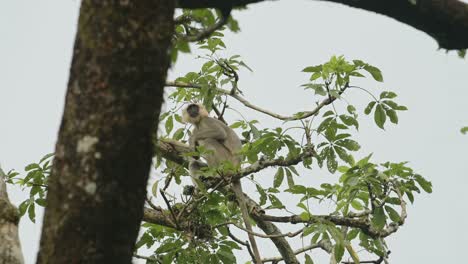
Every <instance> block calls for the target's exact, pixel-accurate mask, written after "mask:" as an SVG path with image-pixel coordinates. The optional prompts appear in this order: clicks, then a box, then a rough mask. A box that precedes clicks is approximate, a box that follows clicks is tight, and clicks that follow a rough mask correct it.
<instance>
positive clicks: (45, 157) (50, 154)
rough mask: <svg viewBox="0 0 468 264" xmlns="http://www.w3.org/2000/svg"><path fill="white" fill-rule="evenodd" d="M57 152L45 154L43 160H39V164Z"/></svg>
mask: <svg viewBox="0 0 468 264" xmlns="http://www.w3.org/2000/svg"><path fill="white" fill-rule="evenodd" d="M54 154H55V153H49V154H47V155H45V156H44V157H42V158H41V160H40V161H39V164H41V163H42V162H43V161H45V160H46V159H48V158H50V157H52V156H54Z"/></svg>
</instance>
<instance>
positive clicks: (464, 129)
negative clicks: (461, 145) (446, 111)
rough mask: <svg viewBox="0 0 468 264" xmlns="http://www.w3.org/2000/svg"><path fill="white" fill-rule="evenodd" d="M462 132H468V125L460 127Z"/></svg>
mask: <svg viewBox="0 0 468 264" xmlns="http://www.w3.org/2000/svg"><path fill="white" fill-rule="evenodd" d="M460 132H462V133H463V134H467V133H468V126H466V127H462V129H460Z"/></svg>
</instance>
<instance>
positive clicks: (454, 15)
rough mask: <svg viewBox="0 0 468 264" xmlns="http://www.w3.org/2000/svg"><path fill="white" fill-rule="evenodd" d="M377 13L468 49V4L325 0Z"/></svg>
mask: <svg viewBox="0 0 468 264" xmlns="http://www.w3.org/2000/svg"><path fill="white" fill-rule="evenodd" d="M321 1H327V2H334V3H340V4H344V5H347V6H351V7H355V8H359V9H363V10H366V11H371V12H375V13H378V14H381V15H384V16H387V17H390V18H393V19H395V20H397V21H399V22H401V23H404V24H406V25H408V26H411V27H413V28H415V29H417V30H420V31H422V32H425V33H426V34H428V35H429V36H431V37H432V38H434V40H435V41H437V43H438V44H439V46H440V47H441V48H444V49H448V50H457V49H466V48H468V34H466V32H468V4H466V3H463V2H462V1H458V0H414V1H410V0H392V1H387V0H321ZM258 2H263V1H262V0H230V1H229V0H223V1H219V0H179V1H178V6H179V7H182V8H210V7H212V8H223V7H224V8H226V7H228V6H229V7H235V6H245V5H247V4H251V3H258Z"/></svg>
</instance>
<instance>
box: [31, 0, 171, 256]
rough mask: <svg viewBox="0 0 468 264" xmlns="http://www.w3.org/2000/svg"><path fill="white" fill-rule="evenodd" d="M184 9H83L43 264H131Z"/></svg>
mask: <svg viewBox="0 0 468 264" xmlns="http://www.w3.org/2000/svg"><path fill="white" fill-rule="evenodd" d="M173 12H174V1H172V0H141V1H128V0H120V1H110V0H100V1H94V0H83V2H82V4H81V10H80V18H79V22H78V32H77V35H76V40H75V46H74V51H73V60H72V65H71V70H70V78H69V82H68V90H67V95H66V101H65V110H64V114H63V119H62V123H61V126H60V132H59V137H58V142H57V145H56V150H55V153H56V156H55V159H54V164H53V168H52V174H51V176H50V179H49V183H48V186H49V191H48V195H47V208H46V210H45V215H44V226H43V229H42V237H41V244H40V251H39V255H38V260H37V263H71V264H73V263H113V264H117V263H131V258H132V255H133V250H134V243H135V240H136V238H137V235H138V229H139V226H140V221H141V219H142V215H143V204H144V199H145V196H146V184H147V179H148V173H149V169H150V165H151V159H152V155H153V147H152V134H153V132H154V130H155V129H156V125H157V124H158V116H159V111H160V108H161V104H162V102H163V87H164V81H165V78H166V72H167V69H168V65H169V56H168V54H169V53H168V49H169V45H170V40H171V36H172V34H173Z"/></svg>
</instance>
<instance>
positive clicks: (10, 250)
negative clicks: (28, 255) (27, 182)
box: [0, 168, 24, 264]
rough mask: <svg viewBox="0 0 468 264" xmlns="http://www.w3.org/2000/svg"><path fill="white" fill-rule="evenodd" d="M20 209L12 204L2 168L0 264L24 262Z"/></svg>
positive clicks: (0, 190) (0, 180)
mask: <svg viewBox="0 0 468 264" xmlns="http://www.w3.org/2000/svg"><path fill="white" fill-rule="evenodd" d="M19 218H20V217H19V212H18V209H17V208H16V207H15V206H14V205H13V204H11V202H10V200H9V199H8V193H7V190H6V183H5V173H4V172H3V170H2V169H1V168H0V264H23V263H24V260H23V253H22V252H21V244H20V240H19V236H18V223H19Z"/></svg>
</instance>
